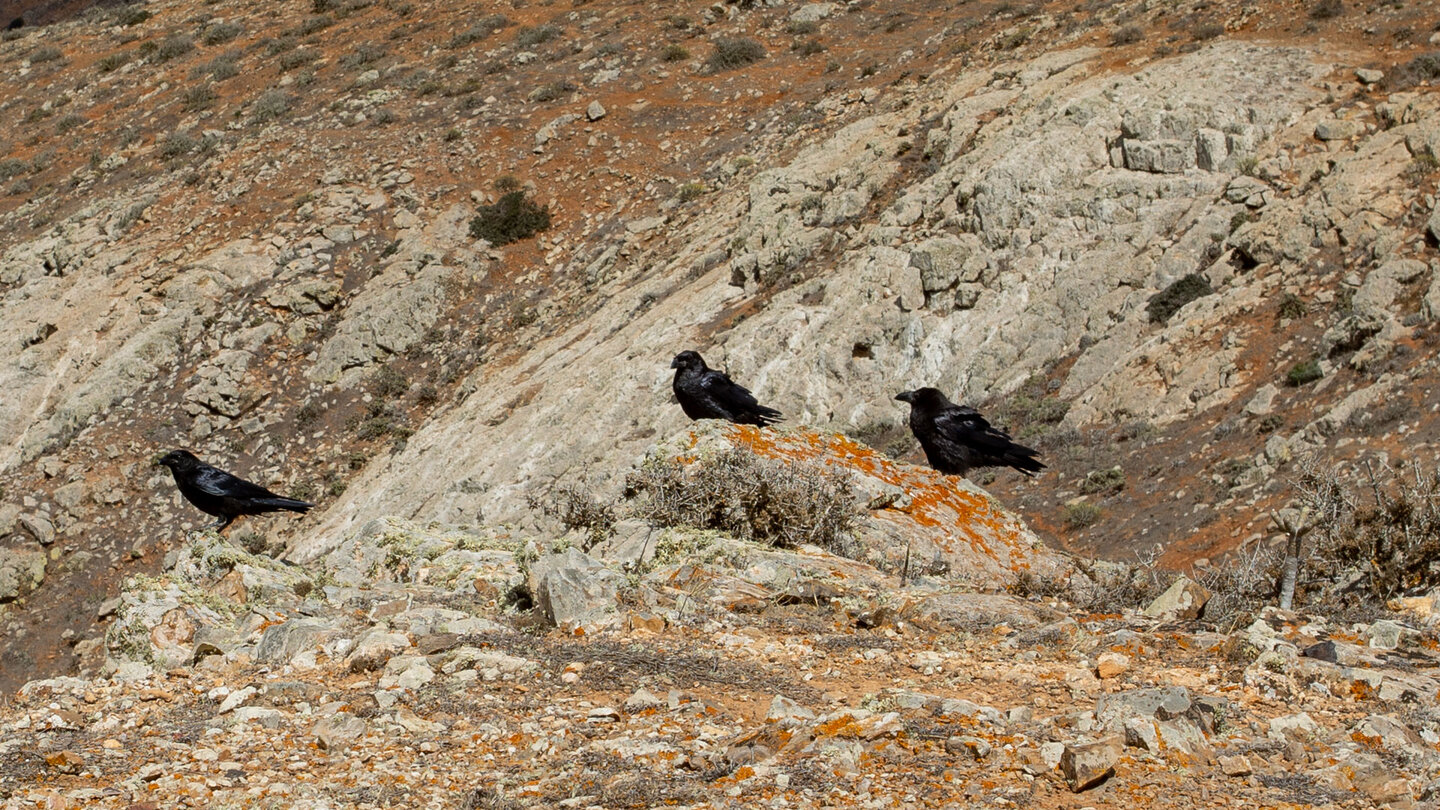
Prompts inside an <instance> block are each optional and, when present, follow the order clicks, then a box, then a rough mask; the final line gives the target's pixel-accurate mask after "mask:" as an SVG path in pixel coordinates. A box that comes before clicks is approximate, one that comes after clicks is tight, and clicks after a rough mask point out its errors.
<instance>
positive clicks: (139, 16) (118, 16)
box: [115, 5, 150, 28]
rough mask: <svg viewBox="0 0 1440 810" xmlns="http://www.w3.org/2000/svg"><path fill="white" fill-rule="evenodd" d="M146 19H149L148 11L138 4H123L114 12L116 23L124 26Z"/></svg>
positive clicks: (137, 23) (127, 26) (136, 23)
mask: <svg viewBox="0 0 1440 810" xmlns="http://www.w3.org/2000/svg"><path fill="white" fill-rule="evenodd" d="M148 19H150V12H149V11H148V10H146V9H143V8H140V7H139V6H134V5H125V6H121V7H120V9H119V10H118V11H116V12H115V22H116V24H117V25H121V26H124V27H126V28H129V27H130V26H132V25H139V24H140V23H143V22H145V21H146V20H148Z"/></svg>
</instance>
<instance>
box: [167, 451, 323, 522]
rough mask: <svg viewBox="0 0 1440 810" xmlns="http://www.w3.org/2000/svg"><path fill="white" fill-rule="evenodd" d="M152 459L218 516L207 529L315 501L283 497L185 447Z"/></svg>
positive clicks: (299, 508) (298, 508)
mask: <svg viewBox="0 0 1440 810" xmlns="http://www.w3.org/2000/svg"><path fill="white" fill-rule="evenodd" d="M155 463H156V464H157V465H159V466H163V467H169V468H170V473H171V474H172V475H174V476H175V484H176V485H177V486H179V487H180V494H181V495H184V496H185V500H187V501H189V502H190V503H191V504H193V505H194V506H195V508H196V509H199V510H200V511H201V512H204V513H205V514H207V515H214V516H215V517H217V518H219V520H217V521H215V522H214V523H212V524H210V525H209V526H206V527H205V528H207V529H215V530H216V531H222V532H223V531H225V527H227V526H229V525H230V524H231V523H233V522H235V518H237V517H240V516H241V515H259V514H263V513H265V512H278V511H280V510H282V509H286V510H289V511H291V512H301V513H304V512H307V511H309V509H310V507H312V506H314V505H315V504H313V503H306V502H305V501H297V500H295V499H294V498H282V497H280V496H279V495H276V494H275V493H273V492H271V491H270V490H268V489H266V488H264V487H262V486H260V485H259V484H252V483H250V482H249V481H246V480H245V479H243V478H236V477H235V476H233V475H231V474H230V473H227V472H225V471H224V470H218V469H216V468H214V467H211V466H210V465H209V464H206V463H205V462H203V461H201V460H200V459H198V458H196V457H195V455H194V454H193V453H191V452H190V451H188V450H171V451H170V452H168V453H166V454H165V455H163V456H161V457H160V458H159V459H158V460H157V461H156V462H155Z"/></svg>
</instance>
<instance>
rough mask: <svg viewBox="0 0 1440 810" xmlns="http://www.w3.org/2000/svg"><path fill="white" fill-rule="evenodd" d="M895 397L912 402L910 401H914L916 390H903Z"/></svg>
mask: <svg viewBox="0 0 1440 810" xmlns="http://www.w3.org/2000/svg"><path fill="white" fill-rule="evenodd" d="M895 398H896V399H898V400H900V401H901V402H910V401H912V400H913V399H914V398H915V392H914V391H901V392H900V393H898V394H896V395H895Z"/></svg>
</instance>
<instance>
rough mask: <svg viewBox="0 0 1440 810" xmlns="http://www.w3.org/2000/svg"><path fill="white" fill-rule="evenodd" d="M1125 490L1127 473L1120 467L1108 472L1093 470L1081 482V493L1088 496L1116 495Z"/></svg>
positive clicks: (1112, 468)
mask: <svg viewBox="0 0 1440 810" xmlns="http://www.w3.org/2000/svg"><path fill="white" fill-rule="evenodd" d="M1124 488H1125V471H1124V470H1122V469H1120V468H1119V467H1111V468H1110V469H1108V470H1091V471H1090V472H1088V473H1086V474H1085V480H1084V481H1082V482H1080V491H1081V492H1082V493H1084V494H1086V495H1114V494H1115V493H1117V492H1119V491H1120V490H1122V489H1124Z"/></svg>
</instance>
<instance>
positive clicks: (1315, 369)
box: [1285, 360, 1325, 387]
mask: <svg viewBox="0 0 1440 810" xmlns="http://www.w3.org/2000/svg"><path fill="white" fill-rule="evenodd" d="M1324 376H1325V372H1323V371H1321V370H1320V361H1319V360H1306V361H1305V362H1303V363H1296V364H1295V365H1293V366H1291V367H1290V370H1289V371H1288V372H1286V373H1285V382H1286V383H1288V384H1289V385H1290V386H1291V387H1299V386H1302V385H1304V384H1306V383H1312V382H1315V381H1316V380H1318V379H1320V378H1321V377H1324Z"/></svg>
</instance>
